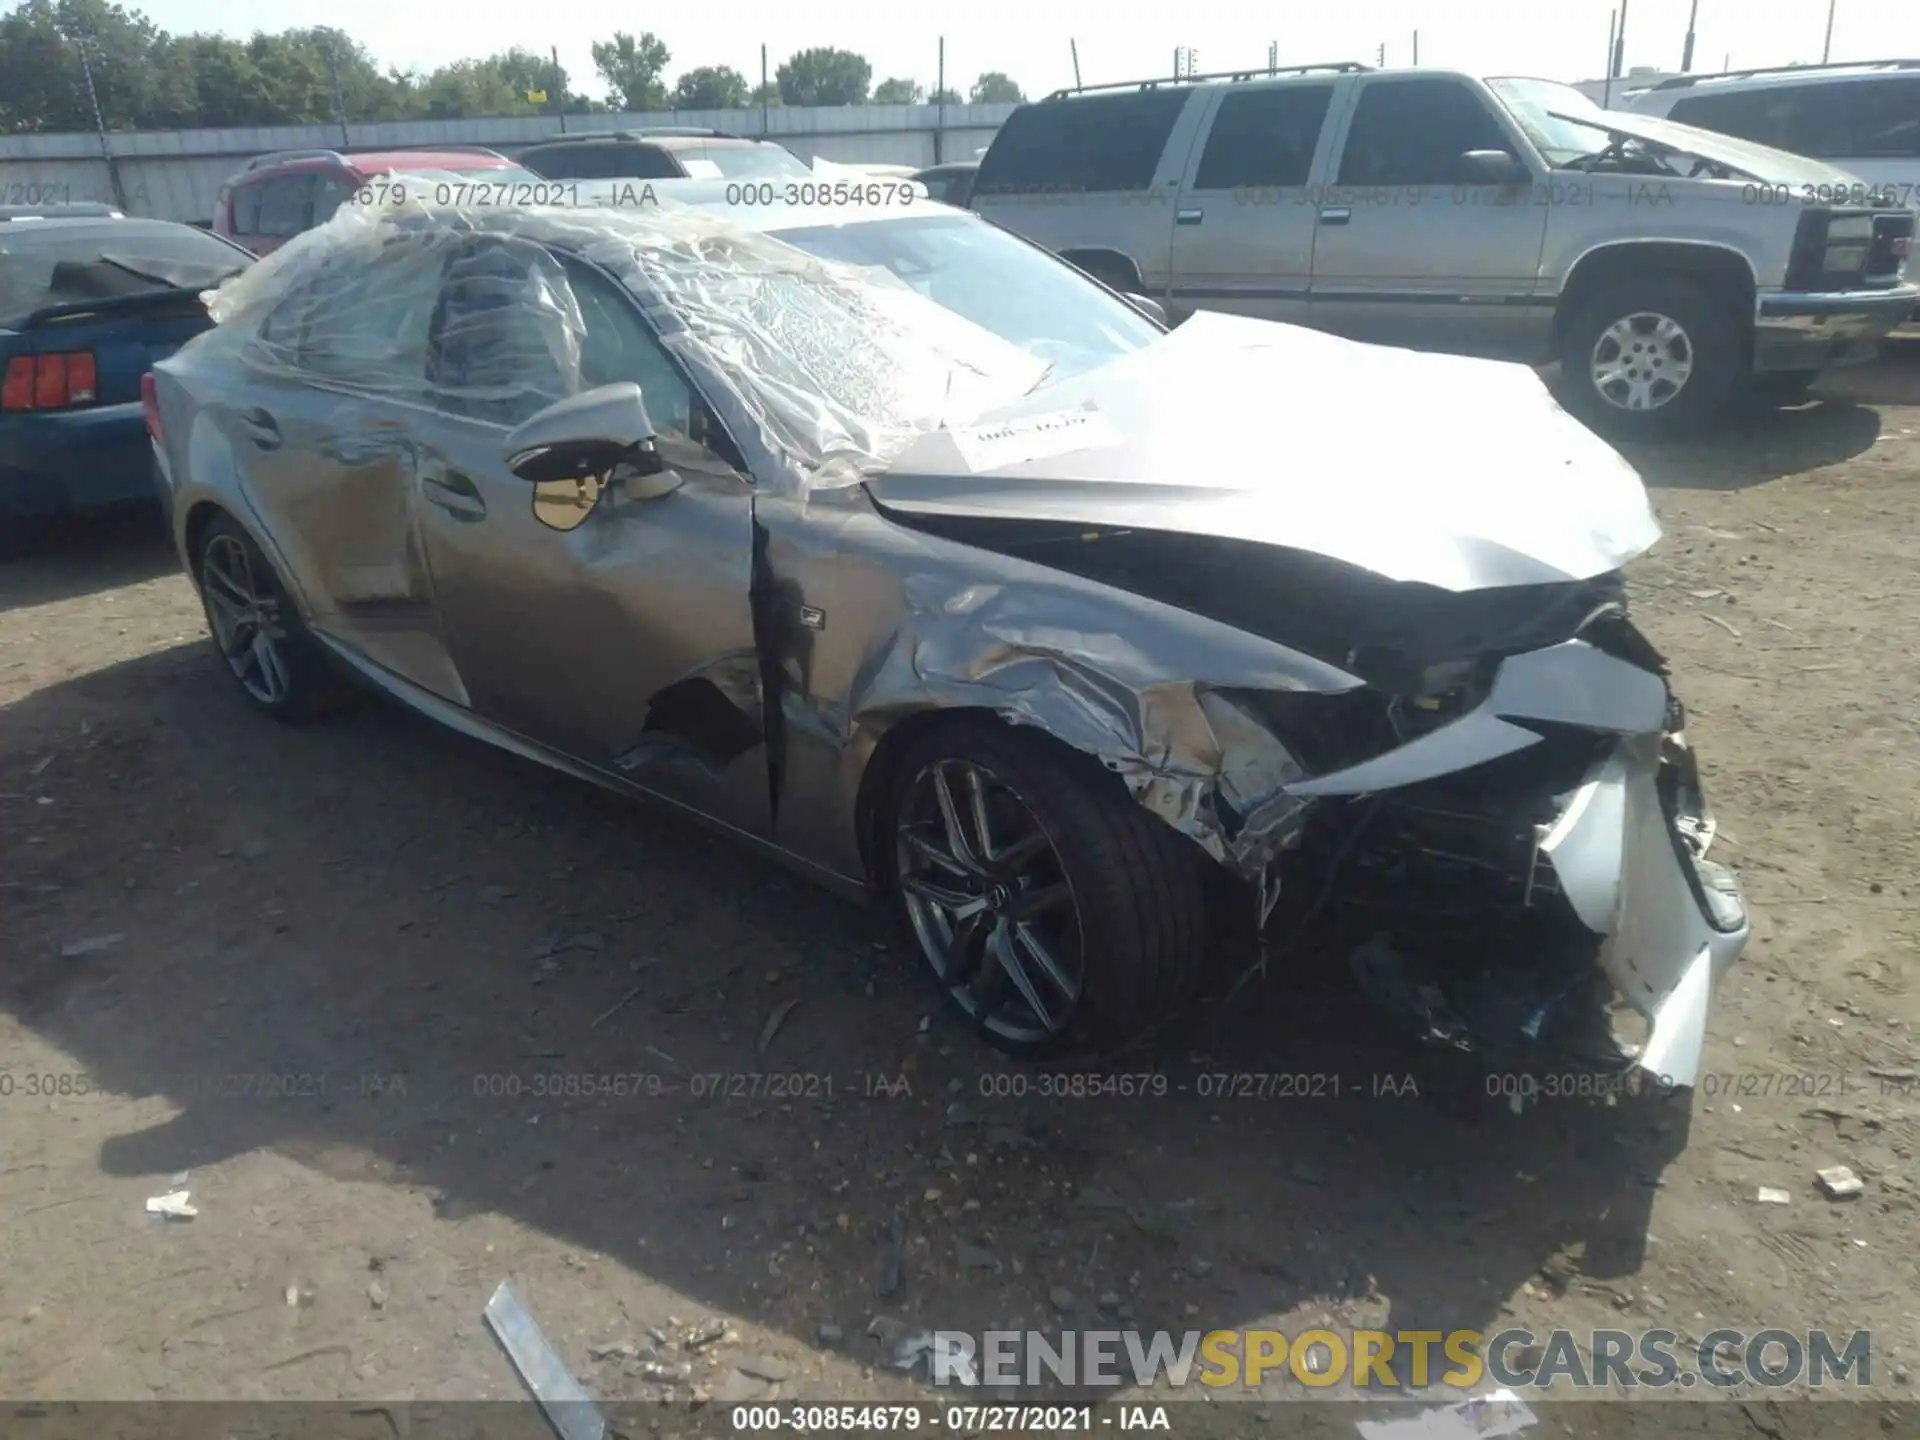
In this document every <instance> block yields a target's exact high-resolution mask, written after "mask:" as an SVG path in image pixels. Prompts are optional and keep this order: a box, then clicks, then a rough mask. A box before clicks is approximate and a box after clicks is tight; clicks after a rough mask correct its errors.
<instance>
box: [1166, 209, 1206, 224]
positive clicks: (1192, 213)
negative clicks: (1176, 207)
mask: <svg viewBox="0 0 1920 1440" xmlns="http://www.w3.org/2000/svg"><path fill="white" fill-rule="evenodd" d="M1206 218H1207V212H1206V211H1204V210H1182V211H1179V212H1178V213H1177V214H1175V215H1174V217H1173V223H1174V224H1176V225H1198V224H1199V223H1200V222H1201V221H1202V220H1204V219H1206Z"/></svg>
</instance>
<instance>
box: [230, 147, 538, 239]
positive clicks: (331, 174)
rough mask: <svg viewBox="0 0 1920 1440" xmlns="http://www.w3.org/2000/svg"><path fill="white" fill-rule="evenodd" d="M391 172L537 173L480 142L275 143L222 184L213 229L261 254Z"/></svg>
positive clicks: (457, 176) (503, 176) (506, 176)
mask: <svg viewBox="0 0 1920 1440" xmlns="http://www.w3.org/2000/svg"><path fill="white" fill-rule="evenodd" d="M395 173H405V174H407V175H424V176H428V177H430V178H433V179H436V180H442V181H445V182H447V183H448V184H450V185H451V184H457V183H458V182H459V181H462V180H465V181H468V182H472V181H475V180H485V181H495V180H508V181H512V180H527V181H532V182H536V183H537V182H538V179H539V177H538V176H536V175H534V174H533V173H532V172H531V171H528V170H524V169H522V168H521V167H520V166H518V165H516V164H515V163H514V162H513V161H511V160H509V159H508V158H507V157H506V156H504V155H502V154H500V152H499V151H497V150H489V149H487V148H486V147H484V146H481V145H432V146H422V147H419V148H416V149H408V148H406V147H404V146H402V147H400V148H397V149H389V150H368V151H354V152H350V153H347V154H342V153H341V152H340V151H338V150H276V151H275V152H273V153H272V154H270V155H257V156H255V157H254V158H253V159H252V160H250V161H249V162H248V163H247V167H246V168H245V169H244V170H242V171H241V172H240V173H239V174H237V175H235V176H233V177H232V178H231V179H229V180H228V181H227V183H226V184H224V185H222V186H221V187H220V198H219V199H218V200H217V201H215V202H214V207H213V233H214V234H216V235H223V236H225V237H226V238H227V239H229V240H232V241H233V242H234V243H236V244H239V245H244V246H245V247H246V248H247V249H249V250H251V251H252V252H253V253H254V254H256V255H265V254H266V253H267V252H268V251H270V250H276V249H278V248H279V247H280V246H282V245H284V244H286V242H287V241H289V240H291V239H292V238H293V237H294V236H296V235H298V234H300V233H301V232H303V231H306V230H311V229H312V228H313V227H314V226H316V225H319V224H323V223H324V222H325V221H326V220H328V219H329V218H331V217H332V215H333V212H334V211H336V210H338V209H339V208H340V206H341V204H342V203H343V202H344V201H346V200H348V199H350V198H351V197H352V195H353V193H354V192H355V191H357V190H359V189H360V188H361V187H362V186H364V185H366V184H367V183H368V182H370V181H373V180H377V179H379V178H380V177H382V176H385V175H391V174H395Z"/></svg>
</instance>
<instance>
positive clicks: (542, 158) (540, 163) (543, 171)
mask: <svg viewBox="0 0 1920 1440" xmlns="http://www.w3.org/2000/svg"><path fill="white" fill-rule="evenodd" d="M578 159H579V156H578V155H577V154H576V153H575V152H574V150H573V149H572V148H571V147H564V146H555V147H554V148H553V149H551V150H533V151H529V152H528V153H527V154H525V155H522V156H521V157H520V163H521V164H523V165H525V166H526V167H527V168H528V169H529V170H531V171H533V173H534V174H536V175H539V176H542V177H544V178H545V179H548V180H581V179H586V178H588V177H586V176H583V175H581V173H580V167H579V165H578V164H577V163H576V162H577V161H578Z"/></svg>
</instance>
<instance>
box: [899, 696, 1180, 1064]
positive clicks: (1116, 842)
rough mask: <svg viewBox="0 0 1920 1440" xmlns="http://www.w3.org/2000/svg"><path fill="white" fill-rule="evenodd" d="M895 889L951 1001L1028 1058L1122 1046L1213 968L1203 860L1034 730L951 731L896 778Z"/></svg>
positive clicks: (988, 1035)
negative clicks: (1207, 963) (1206, 952)
mask: <svg viewBox="0 0 1920 1440" xmlns="http://www.w3.org/2000/svg"><path fill="white" fill-rule="evenodd" d="M895 775H896V780H895V784H894V789H893V794H892V797H891V804H890V806H889V814H888V832H887V836H886V860H887V862H888V863H889V865H890V873H889V876H888V879H889V880H890V882H891V886H892V889H893V890H894V892H895V896H896V899H897V902H898V903H899V905H900V907H901V909H902V910H903V912H904V914H905V917H906V920H907V924H908V927H909V928H910V930H911V931H912V933H913V935H914V938H915V941H916V943H917V947H918V949H919V950H920V952H921V955H922V957H923V958H924V959H925V960H926V962H927V964H928V967H929V968H930V969H931V971H932V973H933V976H934V979H935V982H936V983H937V984H938V985H939V987H940V989H941V990H942V992H943V993H944V994H945V996H946V998H947V1001H948V1003H949V1004H951V1005H952V1006H953V1007H954V1009H955V1010H957V1011H958V1012H959V1014H960V1015H961V1016H962V1017H964V1018H965V1019H966V1020H967V1022H968V1023H969V1024H970V1025H971V1026H972V1027H973V1028H974V1030H975V1031H976V1032H977V1033H979V1034H980V1035H981V1036H982V1037H983V1038H984V1039H986V1041H987V1042H988V1043H989V1044H991V1045H992V1046H994V1047H995V1048H996V1049H999V1050H1001V1051H1003V1052H1005V1053H1007V1054H1009V1055H1013V1056H1016V1057H1019V1058H1022V1059H1044V1058H1052V1057H1057V1056H1060V1055H1064V1054H1068V1053H1077V1052H1086V1051H1091V1052H1093V1053H1104V1052H1110V1051H1112V1050H1113V1049H1115V1048H1117V1047H1119V1046H1121V1045H1124V1044H1126V1043H1127V1042H1129V1041H1131V1040H1135V1039H1138V1038H1140V1037H1141V1036H1143V1035H1144V1034H1146V1033H1147V1032H1149V1031H1151V1030H1152V1029H1154V1028H1155V1026H1157V1025H1158V1024H1160V1023H1161V1022H1163V1021H1165V1020H1166V1019H1167V1018H1169V1016H1170V1015H1171V1014H1172V1013H1173V1012H1174V1010H1175V1009H1176V1007H1177V1006H1178V1005H1179V1004H1180V1002H1181V1001H1183V1000H1185V999H1186V998H1188V997H1189V996H1190V995H1191V993H1192V990H1193V987H1194V985H1195V983H1196V981H1197V979H1198V977H1199V975H1200V972H1201V960H1202V955H1203V919H1204V906H1203V903H1202V886H1201V870H1200V860H1201V856H1200V853H1199V852H1198V850H1197V849H1196V848H1195V847H1194V846H1193V845H1192V844H1191V843H1190V842H1188V841H1187V840H1185V839H1183V838H1182V837H1181V836H1180V835H1179V834H1177V833H1176V832H1175V831H1173V830H1172V829H1171V828H1170V827H1168V826H1167V825H1165V824H1163V823H1162V822H1161V821H1159V820H1156V819H1155V818H1154V817H1153V816H1152V815H1150V814H1148V813H1147V811H1146V810H1145V809H1143V808H1142V807H1141V806H1140V804H1139V803H1138V802H1137V801H1135V800H1134V798H1133V797H1132V796H1131V795H1130V794H1128V793H1127V790H1126V787H1125V786H1124V785H1123V784H1122V783H1121V782H1120V781H1119V779H1118V778H1117V777H1115V776H1113V775H1112V774H1110V773H1108V772H1106V771H1105V770H1103V769H1101V768H1100V766H1099V765H1098V764H1097V763H1096V762H1094V761H1092V760H1089V759H1088V758H1087V757H1086V756H1084V755H1082V754H1080V753H1079V752H1078V751H1074V750H1071V749H1069V748H1068V747H1067V746H1065V745H1063V744H1061V743H1060V742H1059V741H1057V740H1054V739H1053V738H1052V737H1050V736H1047V735H1044V734H1041V733H1039V732H1035V731H1025V730H1016V729H1009V728H1008V727H1006V726H1004V725H1001V724H998V723H995V722H991V721H985V720H975V719H971V718H969V719H966V720H961V721H954V722H949V723H946V724H943V725H940V726H939V727H937V728H936V729H934V730H932V731H930V732H929V733H928V734H926V735H925V736H923V737H921V738H920V739H919V740H918V741H916V742H914V743H913V745H912V747H911V748H910V749H909V750H908V752H907V753H906V754H905V755H904V756H903V757H902V760H901V763H900V765H899V767H898V768H897V770H896V771H895Z"/></svg>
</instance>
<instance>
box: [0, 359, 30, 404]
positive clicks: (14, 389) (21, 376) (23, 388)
mask: <svg viewBox="0 0 1920 1440" xmlns="http://www.w3.org/2000/svg"><path fill="white" fill-rule="evenodd" d="M32 408H33V357H32V356H31V355H15V356H14V357H13V358H12V359H11V360H9V361H7V379H6V386H5V389H4V390H0V410H31V409H32Z"/></svg>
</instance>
